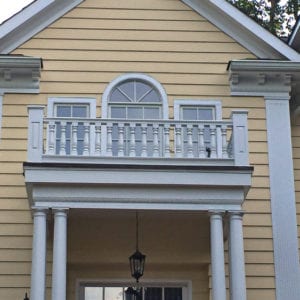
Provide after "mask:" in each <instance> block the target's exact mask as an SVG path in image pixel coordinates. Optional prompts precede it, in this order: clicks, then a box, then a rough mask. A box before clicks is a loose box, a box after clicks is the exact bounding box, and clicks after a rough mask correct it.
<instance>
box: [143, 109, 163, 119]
mask: <svg viewBox="0 0 300 300" xmlns="http://www.w3.org/2000/svg"><path fill="white" fill-rule="evenodd" d="M159 111H160V109H159V107H145V109H144V119H159V118H160V113H159Z"/></svg>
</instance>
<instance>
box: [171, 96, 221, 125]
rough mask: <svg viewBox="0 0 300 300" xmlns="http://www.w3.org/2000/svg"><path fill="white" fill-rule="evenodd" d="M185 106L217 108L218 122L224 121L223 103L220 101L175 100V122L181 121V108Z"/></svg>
mask: <svg viewBox="0 0 300 300" xmlns="http://www.w3.org/2000/svg"><path fill="white" fill-rule="evenodd" d="M184 105H188V106H190V105H192V106H208V107H209V106H210V107H212V106H213V107H215V110H216V120H217V121H221V120H222V102H221V101H219V100H207V99H205V100H201V99H199V100H198V99H195V100H191V99H187V100H184V99H178V100H174V119H175V120H180V106H184Z"/></svg>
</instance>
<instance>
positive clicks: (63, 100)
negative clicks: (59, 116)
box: [47, 97, 96, 119]
mask: <svg viewBox="0 0 300 300" xmlns="http://www.w3.org/2000/svg"><path fill="white" fill-rule="evenodd" d="M57 104H76V105H80V104H84V105H88V106H89V113H90V116H89V118H91V119H95V118H96V99H95V98H81V97H50V98H48V109H47V117H48V118H51V117H54V112H55V105H57Z"/></svg>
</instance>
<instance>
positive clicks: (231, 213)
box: [227, 210, 245, 218]
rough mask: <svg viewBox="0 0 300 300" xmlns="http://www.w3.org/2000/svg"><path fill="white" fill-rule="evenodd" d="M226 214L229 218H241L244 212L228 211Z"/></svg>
mask: <svg viewBox="0 0 300 300" xmlns="http://www.w3.org/2000/svg"><path fill="white" fill-rule="evenodd" d="M227 214H228V215H229V217H235V216H236V217H241V218H242V217H243V216H244V214H245V211H243V210H228V211H227Z"/></svg>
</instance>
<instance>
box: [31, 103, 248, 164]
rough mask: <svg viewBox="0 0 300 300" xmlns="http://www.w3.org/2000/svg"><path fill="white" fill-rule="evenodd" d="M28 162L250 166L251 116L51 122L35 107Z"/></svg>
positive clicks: (236, 112)
mask: <svg viewBox="0 0 300 300" xmlns="http://www.w3.org/2000/svg"><path fill="white" fill-rule="evenodd" d="M28 109H29V138H28V161H31V162H42V161H43V160H44V158H45V157H79V158H80V157H131V158H137V157H141V158H168V159H169V158H170V159H172V158H174V159H176V158H177V159H179V158H187V159H200V160H201V159H206V160H209V159H211V160H212V159H222V160H228V161H229V160H230V161H233V162H234V165H248V137H247V112H246V111H233V112H232V115H231V120H229V121H180V120H120V119H75V118H45V117H44V116H43V109H44V107H41V106H30V107H29V108H28Z"/></svg>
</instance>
